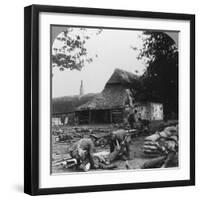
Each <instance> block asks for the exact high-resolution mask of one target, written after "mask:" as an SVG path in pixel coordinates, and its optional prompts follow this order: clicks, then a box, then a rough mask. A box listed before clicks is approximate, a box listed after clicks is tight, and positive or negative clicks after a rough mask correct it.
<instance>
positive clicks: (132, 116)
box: [128, 110, 137, 129]
mask: <svg viewBox="0 0 200 200" xmlns="http://www.w3.org/2000/svg"><path fill="white" fill-rule="evenodd" d="M136 118H137V110H134V112H132V113H130V114H129V116H128V122H129V125H130V127H131V129H133V128H135V126H136V121H137V119H136Z"/></svg>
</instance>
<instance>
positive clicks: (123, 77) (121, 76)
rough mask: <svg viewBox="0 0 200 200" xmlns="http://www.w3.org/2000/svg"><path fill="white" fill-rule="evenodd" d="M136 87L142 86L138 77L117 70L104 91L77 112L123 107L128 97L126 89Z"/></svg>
mask: <svg viewBox="0 0 200 200" xmlns="http://www.w3.org/2000/svg"><path fill="white" fill-rule="evenodd" d="M134 85H135V86H136V87H139V85H140V82H139V79H138V76H136V75H134V74H132V73H130V72H127V71H124V70H121V69H115V71H114V72H113V74H112V76H111V77H110V79H109V80H108V81H107V83H106V85H105V87H104V89H103V91H102V92H101V93H100V94H98V95H96V96H95V97H94V98H93V99H92V100H90V101H88V102H87V103H85V104H83V105H81V106H79V107H78V108H77V110H79V111H80V110H98V109H111V108H119V107H123V106H124V105H125V101H126V99H127V97H128V94H127V91H126V89H127V88H129V87H130V86H131V87H133V86H134Z"/></svg>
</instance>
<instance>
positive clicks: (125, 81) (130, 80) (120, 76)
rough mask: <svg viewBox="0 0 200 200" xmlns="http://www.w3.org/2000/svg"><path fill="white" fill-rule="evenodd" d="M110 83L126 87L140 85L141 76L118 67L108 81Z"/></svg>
mask: <svg viewBox="0 0 200 200" xmlns="http://www.w3.org/2000/svg"><path fill="white" fill-rule="evenodd" d="M108 84H120V85H124V86H126V87H138V86H139V85H140V81H139V77H138V76H137V75H135V74H133V73H131V72H128V71H125V70H122V69H118V68H116V69H115V71H114V72H113V74H112V75H111V77H110V79H109V80H108V81H107V83H106V85H108Z"/></svg>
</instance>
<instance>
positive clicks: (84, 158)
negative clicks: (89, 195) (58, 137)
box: [69, 138, 94, 171]
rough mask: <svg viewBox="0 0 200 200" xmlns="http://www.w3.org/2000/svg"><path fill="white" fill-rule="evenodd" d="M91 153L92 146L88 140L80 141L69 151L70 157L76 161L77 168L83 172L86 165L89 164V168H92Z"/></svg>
mask: <svg viewBox="0 0 200 200" xmlns="http://www.w3.org/2000/svg"><path fill="white" fill-rule="evenodd" d="M93 151H94V144H93V142H92V140H91V139H89V138H83V139H80V140H79V141H77V142H76V143H74V144H73V145H72V146H71V148H70V149H69V153H70V155H71V157H72V158H76V159H77V161H78V164H79V167H80V168H81V169H83V170H84V169H85V166H86V164H88V163H90V164H91V168H93V167H94V160H93ZM84 171H85V170H84Z"/></svg>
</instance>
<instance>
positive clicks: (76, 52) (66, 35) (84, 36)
mask: <svg viewBox="0 0 200 200" xmlns="http://www.w3.org/2000/svg"><path fill="white" fill-rule="evenodd" d="M101 31H102V30H101V29H92V31H88V29H87V28H70V27H69V28H66V30H65V31H63V32H62V33H61V34H59V35H58V36H57V38H56V40H57V41H59V45H57V46H58V47H55V45H53V47H52V66H53V67H58V68H59V69H60V70H61V71H63V70H65V69H70V70H73V69H76V70H81V69H82V67H83V66H84V64H85V63H86V62H87V63H91V62H92V61H93V58H92V57H88V55H87V54H88V52H87V49H86V41H87V40H89V39H90V38H91V37H92V36H94V35H99V34H100V33H101ZM95 56H96V57H97V55H95Z"/></svg>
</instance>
